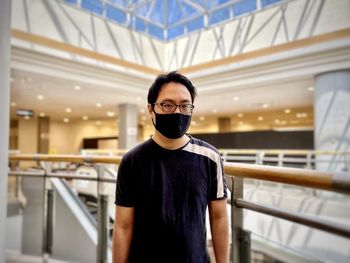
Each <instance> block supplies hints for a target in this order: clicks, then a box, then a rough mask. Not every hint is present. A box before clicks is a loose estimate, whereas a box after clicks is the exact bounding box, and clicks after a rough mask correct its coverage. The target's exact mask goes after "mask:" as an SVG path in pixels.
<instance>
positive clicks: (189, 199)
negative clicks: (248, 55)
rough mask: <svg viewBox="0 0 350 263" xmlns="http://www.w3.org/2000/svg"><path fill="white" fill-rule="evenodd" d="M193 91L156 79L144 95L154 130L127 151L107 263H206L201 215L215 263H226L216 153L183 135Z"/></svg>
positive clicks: (183, 82)
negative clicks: (111, 253)
mask: <svg viewBox="0 0 350 263" xmlns="http://www.w3.org/2000/svg"><path fill="white" fill-rule="evenodd" d="M195 96H196V88H195V87H194V86H193V85H192V83H191V81H190V80H189V79H187V78H186V77H185V76H183V75H181V74H179V73H177V72H170V73H168V74H164V75H160V76H158V77H157V79H156V80H155V81H154V83H153V84H152V86H151V88H150V89H149V92H148V111H149V113H150V116H151V118H152V122H153V125H154V127H155V131H154V135H153V136H152V138H151V139H149V140H147V141H146V142H144V143H142V144H140V145H138V146H136V147H135V148H134V149H132V150H130V151H129V152H128V153H127V154H126V155H125V156H124V157H123V160H122V162H121V164H120V166H119V170H118V179H117V186H116V201H115V203H116V205H117V206H116V217H115V218H116V221H115V225H114V234H113V262H114V263H126V262H129V263H135V262H136V263H139V262H140V263H141V262H142V263H143V262H152V263H158V262H159V263H160V262H161V263H208V262H210V259H209V256H208V253H207V248H206V227H205V217H206V209H207V207H208V208H209V219H210V226H211V234H212V240H213V248H214V254H215V259H216V263H227V262H228V220H227V210H226V196H227V193H226V183H225V179H224V174H223V165H222V161H221V156H220V154H219V153H218V152H217V150H216V149H215V148H214V147H213V146H211V145H209V144H208V143H205V142H203V141H201V140H198V139H195V138H193V137H191V136H190V135H187V134H186V131H187V130H188V127H189V126H190V122H191V116H192V111H193V108H194V106H193V102H194V99H195Z"/></svg>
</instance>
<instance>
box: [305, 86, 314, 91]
mask: <svg viewBox="0 0 350 263" xmlns="http://www.w3.org/2000/svg"><path fill="white" fill-rule="evenodd" d="M307 90H308V91H314V90H315V88H314V87H308V88H307Z"/></svg>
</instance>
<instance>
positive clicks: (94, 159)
mask: <svg viewBox="0 0 350 263" xmlns="http://www.w3.org/2000/svg"><path fill="white" fill-rule="evenodd" d="M121 159H122V157H117V156H116V157H109V156H99V155H97V156H92V155H91V156H82V155H48V154H21V155H13V156H9V160H10V161H42V162H75V163H109V164H119V163H120V161H121Z"/></svg>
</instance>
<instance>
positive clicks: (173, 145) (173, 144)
mask: <svg viewBox="0 0 350 263" xmlns="http://www.w3.org/2000/svg"><path fill="white" fill-rule="evenodd" d="M152 139H153V140H154V141H155V142H156V143H157V144H158V145H159V146H161V147H163V148H165V149H168V150H176V149H179V148H181V147H183V146H184V145H185V144H186V143H188V141H189V140H190V138H189V137H188V136H187V135H186V134H185V135H183V136H182V137H180V138H178V139H169V138H167V137H164V136H163V135H162V134H160V133H159V132H158V131H155V133H154V135H153V136H152Z"/></svg>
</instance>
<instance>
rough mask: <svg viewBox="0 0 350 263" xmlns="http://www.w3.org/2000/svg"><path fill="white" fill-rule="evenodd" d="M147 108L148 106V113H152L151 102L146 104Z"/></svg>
mask: <svg viewBox="0 0 350 263" xmlns="http://www.w3.org/2000/svg"><path fill="white" fill-rule="evenodd" d="M147 108H148V112H149V114H152V112H153V107H152V104H148V105H147Z"/></svg>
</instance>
